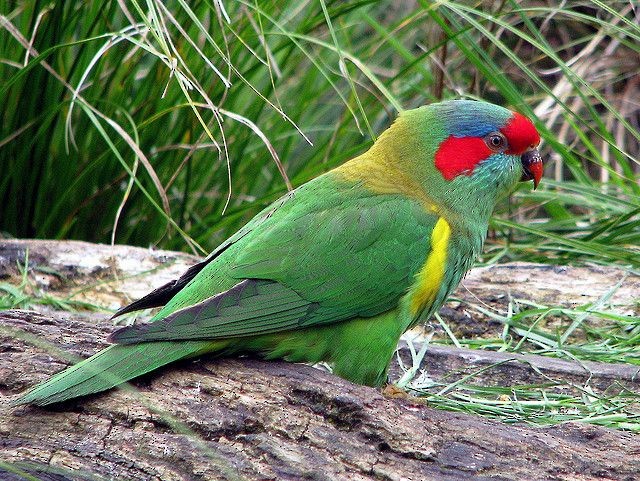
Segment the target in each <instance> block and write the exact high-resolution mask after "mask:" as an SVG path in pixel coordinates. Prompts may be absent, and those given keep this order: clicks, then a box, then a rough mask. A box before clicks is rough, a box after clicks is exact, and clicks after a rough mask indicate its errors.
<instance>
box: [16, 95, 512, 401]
mask: <svg viewBox="0 0 640 481" xmlns="http://www.w3.org/2000/svg"><path fill="white" fill-rule="evenodd" d="M443 106H444V107H443ZM445 107H446V109H445V110H446V111H449V112H453V114H451V115H453V117H452V120H451V122H450V124H451V125H458V124H457V123H456V122H458V123H459V121H460V119H461V118H462V119H463V120H464V119H465V118H466V117H465V115H466V116H467V117H470V118H471V120H470V122H471V123H473V124H474V125H475V124H477V122H475V123H474V122H473V119H474V118H476V117H478V116H480V117H481V118H482V121H483V122H485V123H486V124H487V128H489V129H491V130H496V129H498V128H500V127H501V126H502V125H503V124H504V122H505V118H509V116H510V115H511V114H510V113H509V111H507V110H505V109H502V108H500V107H497V106H493V105H490V104H485V103H480V102H468V101H458V102H446V103H441V104H434V105H433V106H429V107H423V108H421V109H417V110H415V111H410V112H406V113H405V114H403V115H402V116H401V117H400V119H399V120H398V121H396V123H395V124H394V126H393V127H391V128H390V129H389V130H388V131H387V132H385V133H384V134H383V135H382V136H381V137H380V139H378V141H377V142H376V144H375V145H374V147H372V149H371V150H369V151H368V152H367V153H365V154H363V155H362V156H360V157H358V158H356V159H354V160H352V161H350V162H349V163H347V164H345V165H344V166H342V167H339V168H337V169H335V170H333V171H330V172H328V173H326V174H324V175H322V176H320V177H318V178H316V179H314V180H312V181H310V182H308V183H306V184H304V185H302V186H301V187H299V188H298V189H296V190H295V191H294V192H291V193H289V194H287V195H285V196H284V197H282V198H281V199H279V200H278V201H276V202H275V203H274V204H272V205H271V206H269V207H268V208H267V209H265V210H264V211H263V212H261V213H260V214H258V215H257V216H256V217H255V218H254V219H253V220H251V221H250V222H249V223H248V224H247V225H246V226H245V227H244V228H243V229H241V230H240V231H238V232H237V233H236V234H235V235H234V236H232V237H231V238H229V239H228V240H227V241H226V242H225V243H223V244H222V245H221V246H220V247H218V249H216V250H215V251H214V252H213V253H212V254H211V255H210V256H209V257H208V258H207V259H205V261H203V262H202V263H201V264H199V265H197V266H195V267H194V268H192V269H191V270H190V271H189V272H188V273H187V274H185V276H184V277H183V278H182V279H181V280H179V281H177V283H174V284H171V283H170V284H168V285H166V286H163V288H161V289H160V290H156V291H154V292H153V293H151V294H150V295H149V296H147V297H145V298H143V299H141V300H140V301H137V302H136V303H134V304H133V305H132V306H131V307H130V308H126V309H124V310H123V312H128V311H129V310H135V309H139V308H144V307H150V306H156V305H161V304H165V303H166V305H165V306H164V308H163V309H162V310H160V312H158V314H156V315H155V316H154V317H153V319H152V322H150V323H147V324H141V325H136V326H130V327H127V328H123V329H121V330H119V331H116V332H115V333H114V334H113V335H112V338H111V340H112V341H113V342H115V343H116V344H115V345H113V346H111V347H109V348H107V349H105V350H103V351H101V352H100V353H98V354H96V355H95V356H93V357H91V358H89V359H87V360H85V361H82V362H81V363H79V364H77V365H75V366H73V367H71V368H69V369H67V370H65V371H63V372H62V373H59V374H57V375H55V376H53V377H52V378H51V379H49V380H48V381H47V382H45V383H43V384H41V385H39V386H37V387H36V388H34V389H33V390H31V391H30V392H28V393H27V394H26V395H24V396H23V397H21V398H20V399H18V403H33V404H41V405H42V404H49V403H53V402H59V401H63V400H65V399H69V398H73V397H77V396H81V395H85V394H89V393H94V392H99V391H102V390H105V389H109V388H111V387H113V386H116V385H118V384H120V383H122V382H124V381H127V380H129V379H133V378H135V377H137V376H140V375H142V374H144V373H146V372H149V371H152V370H154V369H156V368H158V367H160V366H162V365H165V364H167V363H170V362H172V361H175V360H178V359H181V358H186V357H192V356H197V355H200V354H203V353H207V352H209V353H217V354H219V355H231V354H238V353H246V352H254V353H258V354H260V355H262V356H264V357H265V358H268V359H274V358H283V359H287V360H290V361H295V362H319V361H325V362H328V363H329V364H332V365H333V368H334V372H335V373H336V374H338V375H340V376H343V377H345V378H347V379H350V380H352V381H354V382H358V383H362V384H368V385H380V384H382V383H383V382H384V381H385V379H386V369H387V365H388V363H389V360H390V358H391V356H392V354H393V352H394V349H395V347H396V344H397V341H398V339H399V337H400V335H401V334H402V333H403V332H404V331H405V330H406V329H407V328H408V327H410V326H411V325H413V324H415V323H416V322H418V321H420V320H423V319H425V318H427V317H428V316H430V315H431V314H432V313H433V311H434V310H435V309H437V308H438V307H439V306H440V305H441V304H442V303H443V302H444V301H445V300H446V297H447V295H448V294H449V293H450V292H451V290H452V289H454V288H455V287H456V285H457V284H458V282H459V280H460V279H461V277H462V275H464V273H465V272H466V270H467V269H468V268H469V267H470V265H471V263H472V261H473V258H474V257H475V255H476V254H477V253H478V252H479V250H480V248H481V245H482V242H483V240H484V236H485V233H486V229H487V223H488V219H489V215H490V213H491V210H492V208H493V205H494V203H495V199H496V197H497V196H498V195H499V194H501V193H504V191H506V190H508V189H509V188H511V187H512V186H513V185H514V184H515V183H516V182H517V181H518V180H519V178H520V176H521V175H522V168H521V166H520V160H519V157H518V156H515V155H505V154H500V155H495V156H491V157H489V158H488V159H487V160H485V161H484V162H483V163H482V164H480V165H479V166H478V167H477V168H476V169H475V171H474V173H473V175H464V176H461V178H456V179H454V180H453V181H446V180H445V179H443V178H442V175H440V173H439V172H438V171H437V170H436V169H435V168H434V161H433V158H434V155H435V152H436V150H437V148H438V145H439V144H440V143H441V142H442V141H443V139H444V138H446V137H447V136H448V135H449V134H451V133H452V132H450V128H451V127H449V126H448V124H447V122H446V121H443V119H442V118H441V116H442V115H443V114H442V109H443V108H445ZM478 111H479V113H478ZM465 112H466V113H465ZM445 120H446V119H445ZM487 170H490V171H491V173H492V180H491V182H485V178H486V177H487V176H488V174H487V173H486V171H487ZM476 177H477V178H476ZM439 219H444V221H446V222H445V224H446V226H445V227H446V229H440V227H436V225H437V223H438V221H439ZM442 225H443V223H442V222H440V224H439V226H442ZM434 229H436V230H437V229H440V230H442V232H445V231H447V232H449V231H450V232H451V235H450V236H448V237H443V239H444V240H443V241H442V242H440V243H439V244H438V243H435V241H434V239H433V236H434V235H435V234H434ZM447 229H448V230H447ZM436 234H437V232H436ZM438 235H439V234H438ZM445 240H446V242H445ZM432 254H433V257H432V259H431V261H430V263H427V261H428V259H429V257H430V256H431V255H432ZM425 265H429V266H432V268H434V274H433V276H436V277H433V276H430V273H429V272H424V269H425V267H424V266H425ZM440 271H441V272H440ZM438 272H440V273H439V274H438ZM432 284H433V285H432Z"/></svg>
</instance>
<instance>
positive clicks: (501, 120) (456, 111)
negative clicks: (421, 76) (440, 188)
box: [427, 100, 543, 190]
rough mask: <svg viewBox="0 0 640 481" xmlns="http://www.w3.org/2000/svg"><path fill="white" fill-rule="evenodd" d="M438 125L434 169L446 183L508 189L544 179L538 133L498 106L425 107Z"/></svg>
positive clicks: (457, 103) (462, 103) (520, 117)
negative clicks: (519, 182)
mask: <svg viewBox="0 0 640 481" xmlns="http://www.w3.org/2000/svg"><path fill="white" fill-rule="evenodd" d="M427 109H430V110H431V112H430V113H431V115H430V117H431V116H434V117H435V119H438V120H439V121H440V122H441V126H442V131H441V133H440V134H441V135H439V136H438V142H437V145H436V146H435V149H436V150H435V153H434V157H433V159H434V165H435V168H436V169H437V171H438V172H439V174H440V175H441V176H442V178H443V179H444V180H445V181H446V182H452V183H456V182H462V183H464V182H466V181H471V183H473V184H476V185H486V186H487V187H488V186H490V185H493V186H495V187H496V188H497V189H498V190H502V189H506V190H509V189H510V188H511V187H512V186H513V185H514V184H515V183H516V182H517V181H518V180H533V185H534V188H536V187H537V186H538V183H539V182H540V179H541V178H542V171H543V165H542V158H541V157H540V153H539V152H538V148H537V147H538V144H539V143H540V135H539V134H538V132H537V130H536V128H535V127H534V125H533V123H532V122H531V121H530V120H529V119H528V118H527V117H525V116H524V115H522V114H519V113H517V112H512V111H510V110H507V109H505V108H503V107H500V106H498V105H494V104H490V103H487V102H476V101H472V100H451V101H446V102H440V103H437V104H432V105H430V106H428V107H427Z"/></svg>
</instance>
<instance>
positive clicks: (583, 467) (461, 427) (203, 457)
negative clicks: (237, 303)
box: [0, 311, 640, 481]
mask: <svg viewBox="0 0 640 481" xmlns="http://www.w3.org/2000/svg"><path fill="white" fill-rule="evenodd" d="M0 325H2V326H3V327H4V328H5V330H4V332H5V335H3V337H2V338H1V340H0V351H1V352H0V366H2V368H1V369H0V388H1V390H2V393H3V395H4V396H5V398H4V399H10V398H12V397H13V396H14V395H15V394H17V393H18V392H19V391H21V390H22V389H23V388H25V387H27V386H30V385H32V384H33V383H35V382H37V381H41V380H43V379H44V378H46V376H47V375H49V374H51V373H52V372H54V371H58V370H59V369H61V368H62V367H64V365H66V362H65V361H61V360H60V358H59V357H58V356H56V355H53V356H52V355H50V354H47V353H46V351H43V349H42V348H38V347H34V346H32V345H30V344H29V342H25V341H23V340H19V339H17V337H24V335H23V334H22V333H26V334H27V337H29V336H28V335H29V334H30V335H33V336H35V337H36V338H39V339H46V340H47V341H49V342H51V343H53V344H54V345H55V346H56V347H58V348H60V349H63V350H64V351H68V352H72V353H74V354H76V355H86V354H87V351H94V350H96V349H98V348H100V347H103V345H102V343H101V341H100V340H101V339H104V337H105V335H106V334H107V333H108V332H109V331H110V330H112V328H110V327H109V328H106V327H97V326H95V324H93V323H91V322H87V321H86V320H84V319H81V318H74V317H72V318H68V319H61V318H51V317H47V316H43V315H39V314H36V313H33V312H26V311H9V312H5V313H3V314H2V315H1V316H0ZM6 328H10V330H11V333H10V334H9V335H7V334H6ZM135 385H136V387H137V388H138V389H139V390H140V393H141V394H140V395H138V394H136V392H135V391H133V392H128V391H122V390H118V391H112V392H109V393H106V394H102V395H96V396H91V397H88V398H85V399H82V400H77V401H73V402H67V403H65V404H63V405H61V406H59V407H57V408H55V409H40V408H32V407H21V408H17V409H12V408H10V407H9V406H8V404H7V402H6V401H3V402H2V403H1V404H0V460H1V461H4V462H8V463H14V462H18V461H22V462H24V461H27V460H28V461H32V462H34V463H37V464H36V466H40V468H39V469H44V466H46V465H47V464H51V465H53V466H57V467H64V468H69V469H72V470H75V471H76V474H77V475H80V474H81V473H92V474H94V475H99V476H101V477H102V478H103V479H110V478H111V477H115V478H117V479H144V480H165V481H166V480H178V479H291V480H299V479H306V478H308V479H327V480H352V479H360V480H369V479H396V480H402V479H407V480H411V479H415V480H467V479H474V480H482V479H487V480H488V479H505V480H506V479H511V480H513V479H540V480H544V479H564V480H596V479H598V480H600V479H633V477H634V476H636V475H637V473H638V472H640V441H639V440H638V438H637V437H636V436H633V435H631V434H628V433H623V432H617V431H613V430H607V429H603V428H598V427H594V426H588V425H580V424H566V425H563V426H556V427H553V428H547V429H534V428H529V427H526V426H513V425H504V424H501V423H499V422H495V421H490V420H487V419H483V418H479V417H475V416H469V415H463V414H456V413H450V412H444V411H438V410H434V409H431V408H429V407H428V406H424V405H422V404H420V403H417V402H415V401H414V400H412V399H389V398H386V397H383V396H382V395H381V394H380V393H379V392H378V391H376V390H374V389H371V388H367V387H362V386H356V385H353V384H351V383H349V382H347V381H344V380H342V379H340V378H337V377H335V376H332V375H330V374H328V373H325V372H322V371H319V370H316V369H314V368H311V367H308V366H303V365H294V364H288V363H283V362H263V361H258V360H251V359H240V360H204V361H200V362H185V363H181V364H178V365H176V366H172V367H171V368H167V369H164V370H163V371H162V372H161V373H159V374H156V375H152V376H148V377H146V378H144V379H143V380H141V381H138V382H136V383H135ZM30 469H32V470H33V471H31V472H36V473H37V471H36V469H37V468H34V467H33V466H31V467H30ZM78 471H79V472H78ZM1 474H2V472H0V475H1ZM0 477H1V476H0Z"/></svg>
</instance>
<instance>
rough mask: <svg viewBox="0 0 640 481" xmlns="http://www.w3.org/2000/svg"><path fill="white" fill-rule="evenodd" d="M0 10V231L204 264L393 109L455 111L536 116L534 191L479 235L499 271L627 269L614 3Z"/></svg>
mask: <svg viewBox="0 0 640 481" xmlns="http://www.w3.org/2000/svg"><path fill="white" fill-rule="evenodd" d="M2 14H3V20H2V27H3V28H2V29H0V73H1V75H0V78H1V79H2V84H1V85H0V92H1V94H2V96H1V98H0V102H1V105H2V124H1V126H0V129H1V131H0V165H2V166H3V171H4V175H3V176H1V177H0V192H1V193H2V199H3V202H2V206H1V207H0V209H1V216H0V229H2V230H3V231H4V232H5V233H6V234H8V235H13V236H18V237H52V238H80V239H88V240H93V241H101V242H107V241H110V240H111V238H112V236H113V238H114V240H115V242H119V243H131V244H139V245H148V244H154V245H159V246H162V247H167V248H174V249H176V248H177V249H184V248H185V247H186V246H187V243H186V242H185V239H189V238H190V239H192V240H193V241H194V244H199V245H200V246H202V247H203V248H204V250H209V249H211V248H212V247H214V246H215V245H216V244H217V243H218V242H219V241H220V240H221V239H223V238H224V237H225V236H226V235H228V234H229V233H230V232H232V231H233V230H234V229H236V228H237V227H238V226H239V225H240V224H241V223H242V222H244V221H246V219H247V218H248V217H249V216H250V215H251V214H252V213H255V212H256V210H257V209H259V208H260V207H261V206H263V205H264V204H265V203H266V202H268V201H269V200H271V199H273V198H274V197H275V196H277V195H279V194H281V193H282V192H284V191H285V189H286V188H287V186H289V187H290V186H291V185H294V186H295V185H299V184H300V183H302V182H304V181H306V180H308V179H309V178H311V177H313V176H315V175H317V174H318V173H320V172H322V171H324V170H326V169H328V168H330V167H332V166H334V165H336V164H338V163H340V162H342V161H344V160H345V159H347V158H348V157H350V156H352V155H354V154H356V153H358V152H360V151H362V150H364V149H365V148H366V147H367V146H368V145H369V144H370V142H371V140H372V138H374V136H375V134H376V133H377V132H380V131H381V130H383V129H384V128H385V127H386V126H387V125H388V124H389V122H390V121H391V120H392V119H393V117H394V116H395V115H396V111H397V110H399V109H401V108H411V107H415V106H418V105H421V104H424V103H428V102H431V101H434V100H437V99H439V98H441V97H444V98H449V97H456V96H469V97H479V98H485V99H488V100H491V101H494V102H499V103H503V104H507V105H510V106H513V107H515V108H517V109H519V110H521V111H523V112H524V113H526V114H528V115H533V116H535V118H536V120H537V124H538V127H539V128H540V130H541V131H542V132H543V136H544V139H545V148H544V153H545V156H546V158H547V159H548V160H549V162H548V163H547V169H546V175H547V178H553V179H554V180H555V181H554V182H548V181H547V182H545V183H544V187H543V188H542V189H540V190H539V191H537V192H536V193H534V194H533V195H531V194H530V193H529V192H528V187H524V188H523V190H525V191H527V192H526V196H524V195H522V193H518V194H516V195H515V196H514V197H513V198H512V199H511V202H510V203H509V204H505V205H503V206H501V208H500V211H499V215H498V219H501V220H500V221H496V224H495V228H496V232H497V238H496V242H497V243H501V242H505V240H506V239H509V241H510V242H511V243H510V249H509V251H508V255H509V256H510V257H518V258H529V257H530V256H532V258H535V256H537V255H543V256H545V257H548V256H549V255H553V256H557V257H560V258H562V259H563V260H569V259H571V260H586V259H588V260H592V261H597V262H621V263H624V264H625V265H632V266H634V267H637V265H638V261H639V260H640V257H639V254H638V251H637V250H635V249H633V248H630V246H633V245H635V244H637V243H638V239H639V232H640V229H639V223H640V218H639V217H638V212H639V211H640V202H639V201H638V196H637V195H638V191H639V189H640V187H639V185H638V181H637V177H638V170H639V169H638V165H637V160H636V159H637V157H638V154H639V152H640V147H639V146H640V134H638V123H639V121H638V104H637V101H635V100H634V99H636V98H637V94H638V92H639V89H640V86H639V83H638V80H637V79H638V67H637V62H636V61H635V60H637V55H638V53H639V52H638V51H639V49H640V47H639V45H640V43H639V42H638V40H639V39H640V29H639V28H638V22H637V21H636V20H637V18H636V17H634V15H637V12H634V10H633V8H632V5H631V4H629V3H628V2H624V1H620V2H607V3H603V2H581V3H575V4H571V3H568V4H565V6H564V7H563V8H550V7H547V6H545V4H543V3H540V2H533V1H519V2H516V1H504V2H501V3H500V5H495V4H494V3H493V2H486V3H484V4H480V6H478V7H470V6H467V5H466V4H465V3H459V2H438V3H431V2H427V1H421V2H418V4H414V3H412V2H398V3H396V2H393V3H388V2H370V1H359V2H326V1H320V2H303V3H297V2H265V1H261V2H257V1H256V2H249V1H247V2H222V1H218V0H216V1H211V2H190V3H186V2H175V3H169V4H167V5H166V6H165V3H164V2H156V1H152V0H149V1H147V2H146V3H142V2H137V1H134V2H131V3H125V2H116V1H112V2H106V3H104V4H102V3H96V2H85V3H80V4H78V3H73V2H62V3H59V4H58V3H56V4H49V3H44V2H34V3H24V2H20V3H14V4H13V7H12V8H11V6H10V9H8V10H5V11H3V12H2ZM288 179H291V183H289V180H288ZM537 205H542V209H536V208H535V206H537ZM506 219H515V220H517V221H518V223H522V221H524V220H528V221H529V222H526V225H527V227H526V228H521V227H518V226H517V225H516V224H515V223H512V222H511V221H509V220H506ZM532 219H535V220H536V222H531V220H532ZM179 233H182V236H180V235H177V234H179ZM507 233H508V234H509V236H507Z"/></svg>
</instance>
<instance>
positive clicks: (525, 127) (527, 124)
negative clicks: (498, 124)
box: [500, 112, 540, 155]
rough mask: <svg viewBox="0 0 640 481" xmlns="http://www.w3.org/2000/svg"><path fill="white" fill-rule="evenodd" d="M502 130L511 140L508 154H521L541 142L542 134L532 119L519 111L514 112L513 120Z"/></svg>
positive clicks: (508, 139) (509, 140)
mask: <svg viewBox="0 0 640 481" xmlns="http://www.w3.org/2000/svg"><path fill="white" fill-rule="evenodd" d="M500 132H502V133H503V134H504V136H505V137H506V138H507V141H508V142H509V150H507V153H508V154H513V155H521V154H523V153H525V152H526V151H527V150H529V149H530V148H532V147H536V146H537V145H538V144H539V143H540V134H538V131H537V130H536V128H535V127H534V126H533V124H532V123H531V121H530V120H529V119H528V118H526V117H525V116H524V115H522V114H519V113H518V112H514V113H513V117H511V120H509V122H507V125H505V126H504V127H503V128H501V129H500Z"/></svg>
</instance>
